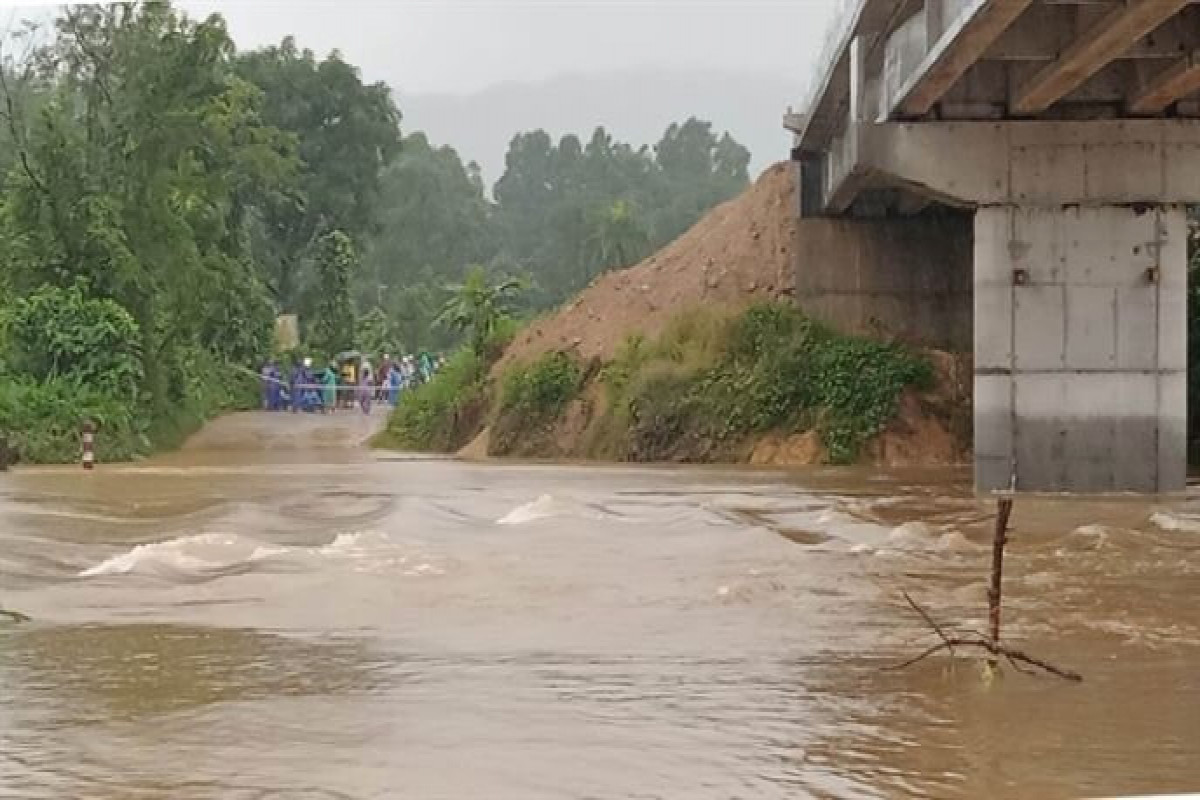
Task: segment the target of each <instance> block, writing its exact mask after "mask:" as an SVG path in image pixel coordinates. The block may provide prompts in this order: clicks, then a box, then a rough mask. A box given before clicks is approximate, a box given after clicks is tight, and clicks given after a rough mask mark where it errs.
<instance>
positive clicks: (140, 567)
mask: <svg viewBox="0 0 1200 800" xmlns="http://www.w3.org/2000/svg"><path fill="white" fill-rule="evenodd" d="M277 550H281V548H268V547H267V546H265V545H264V544H263V543H262V542H258V541H256V540H254V539H250V538H248V537H245V536H239V535H237V534H233V533H197V534H193V535H191V536H181V537H179V538H176V539H167V540H166V541H162V542H152V543H149V544H139V545H137V546H136V547H134V548H133V549H132V550H129V551H127V552H125V553H121V554H119V555H115V556H113V557H111V558H108V559H106V560H104V561H102V562H100V563H99V564H96V565H95V566H93V567H89V568H87V569H85V570H83V571H82V572H80V573H79V575H80V577H83V578H94V577H98V576H101V575H128V574H130V573H140V574H153V575H164V574H166V575H169V574H172V573H181V574H192V575H202V574H205V573H210V572H214V571H223V570H226V569H229V568H231V567H234V566H236V565H239V564H248V563H252V562H253V561H256V560H261V559H263V558H267V557H269V556H270V555H274V554H276V553H275V552H274V551H277Z"/></svg>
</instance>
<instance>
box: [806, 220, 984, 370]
mask: <svg viewBox="0 0 1200 800" xmlns="http://www.w3.org/2000/svg"><path fill="white" fill-rule="evenodd" d="M794 252H795V253H796V300H797V302H798V303H799V305H800V307H801V308H802V309H803V310H804V311H805V312H806V313H808V314H810V315H811V316H813V317H814V318H816V319H819V320H821V321H823V322H825V323H827V324H829V325H830V326H832V327H833V328H835V329H837V330H840V331H842V332H844V333H852V334H860V335H869V336H874V337H879V338H897V339H901V340H903V341H906V342H910V343H914V344H921V345H927V346H931V347H938V348H942V349H946V350H952V351H957V352H969V351H970V350H971V336H972V326H971V258H972V223H971V215H970V214H969V213H963V212H955V211H950V210H937V211H927V212H923V213H921V214H918V215H915V216H911V217H903V218H890V219H850V218H810V219H801V220H799V222H798V224H797V232H796V246H795V248H794Z"/></svg>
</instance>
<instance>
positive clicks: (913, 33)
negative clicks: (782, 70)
mask: <svg viewBox="0 0 1200 800" xmlns="http://www.w3.org/2000/svg"><path fill="white" fill-rule="evenodd" d="M1156 116H1171V117H1200V4H1198V3H1197V2H1196V0H843V7H842V9H841V13H840V14H839V15H838V16H837V18H836V22H835V24H834V28H833V30H832V31H831V32H830V35H829V38H828V40H827V52H826V55H825V57H824V59H823V61H822V64H821V67H820V72H819V77H818V79H817V80H816V81H815V82H814V84H813V88H812V91H811V93H810V96H809V97H808V98H807V99H806V102H805V103H804V104H803V105H802V107H801V113H800V114H796V115H791V116H790V117H789V119H788V121H787V122H786V123H785V124H787V126H788V127H789V128H791V129H792V130H793V131H794V132H795V133H796V134H797V136H796V147H797V149H798V150H799V151H800V152H801V153H818V152H823V151H826V150H828V149H829V147H830V145H831V143H832V142H833V141H834V140H835V139H836V137H837V136H838V135H839V134H840V133H841V132H842V131H844V129H845V128H846V126H847V124H848V122H849V121H853V120H860V121H863V122H875V121H884V120H922V119H939V120H971V119H975V120H980V119H982V120H998V119H1028V118H1038V119H1095V118H1107V119H1113V118H1132V117H1156Z"/></svg>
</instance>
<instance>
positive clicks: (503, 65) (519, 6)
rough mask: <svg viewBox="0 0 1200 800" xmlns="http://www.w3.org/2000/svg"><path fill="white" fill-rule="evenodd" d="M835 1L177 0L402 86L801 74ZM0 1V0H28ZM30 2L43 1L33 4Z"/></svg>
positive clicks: (248, 32) (422, 89)
mask: <svg viewBox="0 0 1200 800" xmlns="http://www.w3.org/2000/svg"><path fill="white" fill-rule="evenodd" d="M837 2H838V0H290V2H282V1H281V0H182V2H177V5H178V6H180V7H182V8H184V9H186V10H187V11H189V12H190V13H192V14H194V15H206V14H208V13H210V12H212V11H219V12H220V13H221V14H223V15H224V16H225V18H226V19H227V20H228V21H229V27H230V31H231V33H232V34H233V37H234V39H235V40H236V41H237V43H238V45H239V46H241V47H254V46H258V45H263V44H273V43H277V42H278V41H279V40H280V39H281V38H282V37H283V36H285V35H287V34H289V33H292V34H295V35H296V38H297V41H299V42H300V43H301V44H302V45H303V46H306V47H310V48H312V49H313V50H314V51H316V52H317V53H318V54H321V55H324V54H326V53H328V51H330V50H332V49H334V48H337V49H340V50H341V51H342V52H343V54H344V55H345V57H346V59H347V60H348V61H350V62H352V63H354V64H357V65H359V66H360V67H361V68H362V70H363V74H364V77H366V78H367V79H370V80H386V81H388V82H389V83H391V84H392V85H393V88H395V89H397V90H399V91H401V92H403V93H406V94H412V93H443V92H453V93H468V92H473V91H477V90H479V89H482V88H485V87H487V86H489V85H492V84H495V83H499V82H502V81H508V80H516V81H530V80H539V79H544V78H549V77H552V76H555V75H559V74H562V73H565V72H589V73H594V72H608V71H612V70H617V69H621V68H625V67H631V66H632V67H650V66H653V67H668V68H688V67H698V66H702V67H706V68H708V69H710V70H712V69H717V70H737V71H770V72H772V73H775V74H776V75H780V74H783V75H787V76H789V77H790V78H791V79H792V80H797V81H801V82H802V81H803V80H804V77H806V75H807V73H808V71H809V70H810V69H811V63H812V61H813V60H814V56H815V53H816V51H818V50H819V49H820V43H821V41H822V39H823V34H824V31H825V26H826V23H827V21H828V18H829V16H830V8H831V7H832V6H834V5H835V4H836V3H837ZM30 5H34V3H29V2H28V0H26V2H7V0H0V6H6V7H13V6H30ZM42 5H55V4H53V3H43V4H42Z"/></svg>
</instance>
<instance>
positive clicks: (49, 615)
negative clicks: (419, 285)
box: [0, 414, 1200, 800]
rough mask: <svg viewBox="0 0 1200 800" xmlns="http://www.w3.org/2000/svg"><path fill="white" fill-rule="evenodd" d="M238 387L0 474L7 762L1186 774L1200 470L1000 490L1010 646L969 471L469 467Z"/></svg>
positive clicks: (976, 791) (260, 780) (559, 789)
mask: <svg viewBox="0 0 1200 800" xmlns="http://www.w3.org/2000/svg"><path fill="white" fill-rule="evenodd" d="M377 421H378V420H377V419H376V420H371V419H368V418H365V417H362V416H361V415H354V414H345V415H342V416H336V417H331V418H322V417H304V416H301V417H295V416H292V415H262V414H248V415H241V416H236V417H232V418H229V419H226V420H223V421H221V422H220V423H218V424H217V425H216V426H215V427H214V428H213V429H211V430H210V431H208V433H207V434H205V435H204V436H202V437H201V438H199V439H198V440H196V441H195V442H193V443H192V445H191V446H190V447H189V448H187V449H185V450H184V451H182V452H180V453H176V454H173V455H171V456H166V457H163V458H161V459H156V460H153V461H150V462H145V463H142V464H134V465H102V466H101V467H100V468H99V469H98V470H97V471H96V472H95V473H93V474H84V473H83V471H82V470H79V469H78V468H54V469H27V470H20V471H16V472H12V473H8V474H5V475H0V600H2V601H3V605H4V606H5V607H7V608H11V609H18V610H20V611H23V612H25V613H26V614H29V615H31V616H32V617H33V621H32V622H28V623H24V624H20V625H14V624H7V623H5V624H3V625H0V697H2V698H3V701H2V703H0V797H14V798H30V799H35V798H89V799H91V798H96V799H97V800H108V799H109V798H111V799H113V800H117V799H118V798H119V799H120V800H129V799H131V798H172V799H175V798H179V799H181V800H191V799H193V798H221V799H222V800H224V799H225V798H233V799H235V800H236V799H239V798H256V799H257V798H392V797H398V798H475V797H479V798H485V797H486V798H519V799H521V800H524V799H525V798H529V799H530V800H537V799H539V798H659V797H661V798H689V799H693V798H722V799H723V800H724V799H727V798H784V797H786V798H804V797H819V798H827V797H829V798H832V797H837V798H905V797H929V798H959V797H961V798H1023V799H1028V798H1074V797H1094V796H1107V795H1118V794H1133V793H1152V792H1182V791H1200V669H1198V668H1197V667H1198V666H1200V498H1196V499H1179V500H1170V501H1168V500H1161V501H1148V500H1144V499H1137V498H1108V499H1086V500H1082V499H1067V498H1033V497H1022V498H1019V499H1018V501H1017V504H1016V508H1015V511H1014V515H1013V525H1014V532H1013V534H1012V542H1011V544H1010V546H1009V550H1008V553H1007V560H1006V584H1005V591H1006V596H1005V617H1004V631H1005V635H1006V637H1007V639H1008V640H1009V642H1010V643H1011V644H1012V645H1013V646H1019V647H1021V648H1023V649H1025V650H1026V651H1028V652H1029V653H1031V654H1034V655H1037V656H1039V657H1042V658H1045V659H1048V660H1051V661H1054V662H1056V663H1059V664H1061V665H1063V666H1066V667H1070V668H1074V669H1077V670H1078V671H1080V672H1082V673H1083V674H1084V676H1085V680H1084V682H1083V683H1081V684H1072V683H1068V682H1065V681H1062V680H1059V679H1057V678H1044V677H1031V676H1026V675H1023V674H1018V673H1015V672H1013V671H1012V670H1011V669H1009V668H1007V667H1005V668H1004V671H1003V673H1002V675H1001V676H1000V677H998V678H996V679H992V680H986V679H985V678H984V673H983V671H982V670H981V668H980V665H979V664H978V663H975V662H972V661H969V660H967V659H966V658H960V659H959V660H958V661H956V662H951V661H950V659H949V658H948V657H946V656H944V655H939V656H936V657H934V658H931V659H929V660H927V661H924V662H921V663H919V664H917V665H915V666H912V667H910V668H908V669H904V670H899V671H896V670H888V669H886V668H887V667H888V666H889V665H894V664H895V663H897V662H899V661H902V660H905V659H906V658H909V657H911V656H913V655H915V654H916V653H919V652H920V651H921V650H922V649H924V648H925V647H926V646H928V645H929V644H931V643H935V642H936V640H935V639H931V634H930V633H929V632H928V631H927V630H926V628H925V626H924V625H923V623H922V622H921V621H920V619H919V618H917V617H916V615H915V614H913V613H912V612H911V611H910V610H909V609H908V608H907V607H906V606H905V603H904V600H903V598H902V596H901V592H902V591H905V590H907V591H909V592H910V593H911V594H912V596H913V597H914V598H915V599H917V600H918V601H919V602H920V603H921V604H922V605H924V606H926V607H927V608H929V609H930V610H931V611H932V612H933V613H934V614H935V615H936V616H937V618H938V619H939V620H940V621H941V622H942V623H944V624H945V625H947V626H949V627H964V628H981V627H983V626H984V624H985V622H984V617H985V599H984V582H985V580H986V573H987V564H988V561H989V558H990V549H989V548H990V544H989V543H990V535H991V534H990V531H991V528H990V524H991V523H990V518H989V515H990V513H991V511H992V508H991V504H990V503H989V502H988V501H985V500H982V499H977V498H976V497H974V496H973V495H972V494H971V492H970V491H969V486H968V477H969V476H968V475H967V473H966V472H965V471H954V472H940V473H937V472H914V473H908V474H905V473H882V472H875V471H867V470H857V471H855V470H833V469H828V470H809V471H802V472H767V471H751V470H744V469H743V470H734V469H682V468H674V467H672V468H630V467H596V466H561V465H560V466H552V465H528V464H527V465H516V464H497V465H484V464H467V463H459V462H455V461H453V460H446V459H430V458H417V457H398V456H395V455H385V456H375V455H373V454H371V453H370V452H369V451H367V450H365V449H363V448H361V447H359V446H357V444H356V443H357V442H359V441H360V440H361V439H363V438H364V437H365V436H366V435H367V434H368V433H369V432H370V428H371V426H372V425H373V424H376V423H377Z"/></svg>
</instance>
